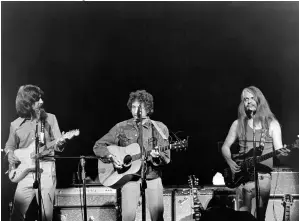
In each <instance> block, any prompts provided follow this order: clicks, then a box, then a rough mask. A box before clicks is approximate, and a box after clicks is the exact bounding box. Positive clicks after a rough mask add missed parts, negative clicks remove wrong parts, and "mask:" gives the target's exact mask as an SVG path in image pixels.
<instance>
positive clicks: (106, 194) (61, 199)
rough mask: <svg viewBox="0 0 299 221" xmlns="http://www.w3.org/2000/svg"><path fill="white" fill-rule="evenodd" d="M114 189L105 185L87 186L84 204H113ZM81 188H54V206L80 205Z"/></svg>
mask: <svg viewBox="0 0 299 221" xmlns="http://www.w3.org/2000/svg"><path fill="white" fill-rule="evenodd" d="M116 195H117V194H116V190H114V189H111V188H107V187H87V188H86V204H87V206H115V205H116V200H117V196H116ZM82 205H83V189H82V188H66V189H56V192H55V206H82Z"/></svg>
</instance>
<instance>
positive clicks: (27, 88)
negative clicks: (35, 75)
mask: <svg viewBox="0 0 299 221" xmlns="http://www.w3.org/2000/svg"><path fill="white" fill-rule="evenodd" d="M43 94H44V92H43V91H42V90H41V89H40V88H39V87H38V86H35V85H30V84H28V85H23V86H21V87H20V88H19V91H18V93H17V98H16V110H17V114H18V115H19V116H20V117H22V118H31V116H34V114H35V113H34V110H33V109H32V105H33V104H34V103H35V102H37V101H39V99H40V98H41V96H42V95H43Z"/></svg>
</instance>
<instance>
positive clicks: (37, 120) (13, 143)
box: [5, 85, 61, 221]
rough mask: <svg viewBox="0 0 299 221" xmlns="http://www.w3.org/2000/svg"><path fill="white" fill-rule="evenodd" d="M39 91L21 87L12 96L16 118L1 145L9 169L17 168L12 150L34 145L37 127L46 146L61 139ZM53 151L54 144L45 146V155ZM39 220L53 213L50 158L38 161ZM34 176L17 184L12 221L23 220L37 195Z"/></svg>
mask: <svg viewBox="0 0 299 221" xmlns="http://www.w3.org/2000/svg"><path fill="white" fill-rule="evenodd" d="M42 95H43V91H42V90H41V89H40V88H39V87H37V86H34V85H24V86H21V87H20V88H19V91H18V93H17V97H16V111H17V114H18V115H19V118H17V119H16V120H14V121H13V122H12V123H11V125H10V134H9V138H8V141H7V142H6V145H5V152H6V154H7V156H8V161H9V163H10V167H12V166H17V164H18V162H19V159H18V158H17V157H16V155H15V154H14V151H15V150H23V149H24V150H25V149H26V148H29V147H30V146H32V143H34V142H35V133H36V127H38V136H39V142H40V143H41V144H47V143H49V142H50V141H54V140H55V139H58V138H60V137H61V133H60V129H59V126H58V123H57V120H56V117H55V115H53V114H50V113H46V112H45V111H44V109H42V108H41V107H42V104H43V100H42ZM54 150H55V151H59V150H58V149H57V147H56V146H55V145H54V146H52V147H48V149H47V155H50V156H51V155H54ZM40 168H41V169H42V173H41V195H42V200H41V202H42V218H43V220H47V221H51V220H52V214H53V202H54V192H55V187H56V175H55V162H54V159H48V160H47V161H46V160H40ZM34 181H35V173H34V172H30V173H28V174H27V175H26V176H25V177H24V178H23V179H21V180H20V181H19V182H18V185H17V188H16V192H15V196H14V209H13V212H12V217H11V220H12V221H21V220H25V214H26V211H27V209H28V207H29V205H30V203H31V201H32V199H33V197H34V196H35V195H36V194H37V189H34V188H33V183H34Z"/></svg>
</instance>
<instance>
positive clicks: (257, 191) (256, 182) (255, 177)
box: [252, 120, 260, 221]
mask: <svg viewBox="0 0 299 221" xmlns="http://www.w3.org/2000/svg"><path fill="white" fill-rule="evenodd" d="M252 125H253V173H254V184H255V204H256V218H257V220H258V221H260V209H259V199H260V196H259V195H260V191H259V180H258V173H257V170H256V143H255V141H256V138H255V125H254V120H253V121H252Z"/></svg>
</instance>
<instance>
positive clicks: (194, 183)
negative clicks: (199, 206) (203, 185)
mask: <svg viewBox="0 0 299 221" xmlns="http://www.w3.org/2000/svg"><path fill="white" fill-rule="evenodd" d="M188 184H189V186H190V188H194V187H196V186H198V178H197V177H196V176H195V175H189V176H188Z"/></svg>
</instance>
